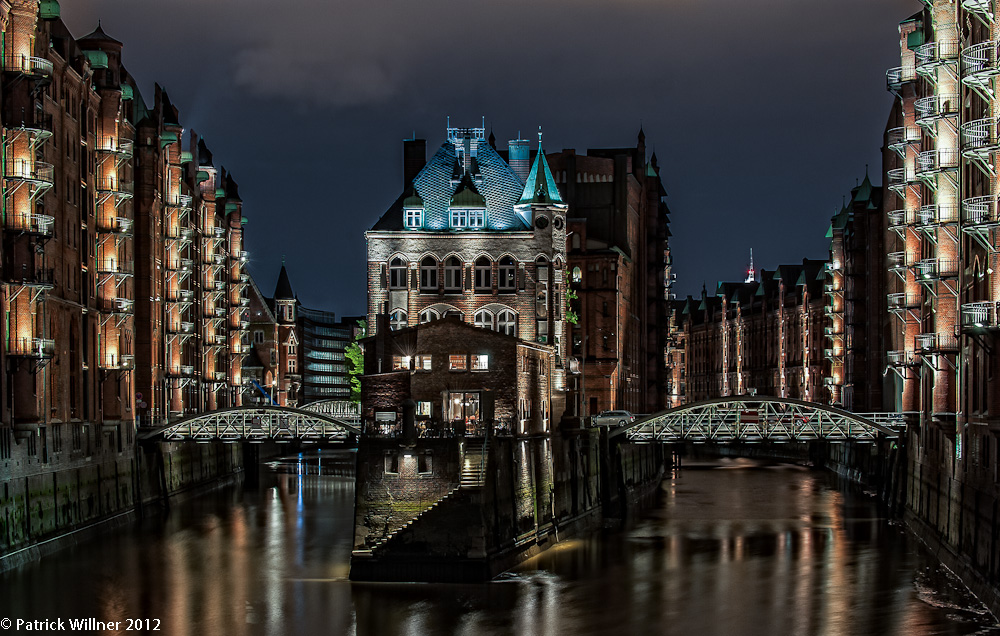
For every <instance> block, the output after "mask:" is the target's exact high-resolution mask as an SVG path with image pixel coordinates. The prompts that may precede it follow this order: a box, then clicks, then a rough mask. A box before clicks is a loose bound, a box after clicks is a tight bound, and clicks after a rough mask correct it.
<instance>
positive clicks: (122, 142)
mask: <svg viewBox="0 0 1000 636" xmlns="http://www.w3.org/2000/svg"><path fill="white" fill-rule="evenodd" d="M132 147H133V144H132V140H131V139H115V138H114V137H108V138H106V139H102V140H100V141H99V142H98V144H97V152H99V153H101V154H106V155H117V156H120V157H123V158H128V157H131V156H132Z"/></svg>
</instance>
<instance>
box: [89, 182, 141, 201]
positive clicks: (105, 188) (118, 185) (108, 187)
mask: <svg viewBox="0 0 1000 636" xmlns="http://www.w3.org/2000/svg"><path fill="white" fill-rule="evenodd" d="M94 188H95V189H96V190H97V191H98V192H106V193H109V194H113V195H115V196H116V197H121V198H131V197H132V182H131V181H126V180H125V179H119V178H118V177H98V178H97V179H96V180H95V183H94Z"/></svg>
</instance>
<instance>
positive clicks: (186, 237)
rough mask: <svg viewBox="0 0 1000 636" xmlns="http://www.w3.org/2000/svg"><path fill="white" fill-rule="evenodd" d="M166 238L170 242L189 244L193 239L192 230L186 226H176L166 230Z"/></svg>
mask: <svg viewBox="0 0 1000 636" xmlns="http://www.w3.org/2000/svg"><path fill="white" fill-rule="evenodd" d="M167 238H168V239H170V240H172V241H185V242H190V241H191V239H192V238H194V228H191V227H188V226H186V225H177V226H174V227H170V228H167Z"/></svg>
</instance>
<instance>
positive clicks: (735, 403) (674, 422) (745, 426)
mask: <svg viewBox="0 0 1000 636" xmlns="http://www.w3.org/2000/svg"><path fill="white" fill-rule="evenodd" d="M891 415H892V414H877V416H878V418H879V419H880V420H881V421H882V422H884V423H877V422H875V421H874V419H873V418H874V417H876V414H865V415H862V414H859V413H851V412H850V411H845V410H843V409H839V408H836V407H833V406H827V405H825V404H817V403H815V402H805V401H803V400H793V399H790V398H778V397H762V396H756V395H739V396H730V397H722V398H715V399H711V400H705V401H703V402H695V403H692V404H685V405H683V406H679V407H676V408H672V409H669V410H666V411H663V412H662V413H657V414H656V415H651V416H649V417H646V418H644V419H642V420H640V421H638V422H636V423H635V424H632V425H630V426H624V427H621V428H618V429H616V430H614V431H613V432H612V433H611V435H612V436H616V435H626V436H627V438H628V439H629V440H632V441H650V442H652V441H656V442H682V441H694V442H805V441H817V440H829V441H846V440H855V441H874V440H876V439H878V438H879V437H880V436H882V437H886V438H890V437H898V436H899V434H900V431H899V430H897V429H896V428H895V426H898V425H901V424H902V422H901V421H900V420H898V419H896V418H893V417H890V416H891Z"/></svg>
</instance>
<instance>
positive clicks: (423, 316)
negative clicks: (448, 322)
mask: <svg viewBox="0 0 1000 636" xmlns="http://www.w3.org/2000/svg"><path fill="white" fill-rule="evenodd" d="M440 317H441V315H440V314H438V312H437V311H435V310H433V309H425V310H423V311H422V312H420V324H424V323H425V322H431V321H434V320H437V319H438V318H440Z"/></svg>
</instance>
